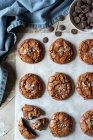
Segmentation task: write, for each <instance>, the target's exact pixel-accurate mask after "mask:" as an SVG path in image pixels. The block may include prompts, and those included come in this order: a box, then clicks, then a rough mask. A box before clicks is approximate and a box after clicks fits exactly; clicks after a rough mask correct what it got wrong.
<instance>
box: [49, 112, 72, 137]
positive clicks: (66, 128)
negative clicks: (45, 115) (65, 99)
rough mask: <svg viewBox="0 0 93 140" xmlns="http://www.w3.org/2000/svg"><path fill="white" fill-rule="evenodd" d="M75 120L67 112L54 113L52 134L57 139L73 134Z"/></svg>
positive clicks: (51, 123)
mask: <svg viewBox="0 0 93 140" xmlns="http://www.w3.org/2000/svg"><path fill="white" fill-rule="evenodd" d="M73 124H74V123H73V119H72V117H71V116H70V115H68V114H67V113H65V112H57V113H54V114H53V116H52V118H51V120H50V123H49V129H50V132H51V133H52V134H53V136H55V137H65V136H68V135H69V134H71V132H72V130H73Z"/></svg>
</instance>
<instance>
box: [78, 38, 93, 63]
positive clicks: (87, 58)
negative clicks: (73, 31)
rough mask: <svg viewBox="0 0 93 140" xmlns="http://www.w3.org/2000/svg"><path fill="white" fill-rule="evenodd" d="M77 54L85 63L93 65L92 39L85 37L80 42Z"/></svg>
mask: <svg viewBox="0 0 93 140" xmlns="http://www.w3.org/2000/svg"><path fill="white" fill-rule="evenodd" d="M79 55H80V58H81V59H82V60H83V61H84V62H85V63H87V64H90V65H93V39H87V40H85V41H83V42H82V43H81V44H80V47H79Z"/></svg>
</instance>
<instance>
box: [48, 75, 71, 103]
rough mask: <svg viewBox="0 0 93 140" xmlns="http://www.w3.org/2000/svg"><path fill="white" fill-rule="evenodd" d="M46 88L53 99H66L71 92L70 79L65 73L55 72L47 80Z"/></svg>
mask: <svg viewBox="0 0 93 140" xmlns="http://www.w3.org/2000/svg"><path fill="white" fill-rule="evenodd" d="M47 90H48V93H49V95H50V96H51V97H52V98H53V99H55V100H64V99H67V98H68V97H69V96H70V95H71V93H72V85H71V81H70V79H69V77H68V76H67V75H65V74H63V73H55V74H54V75H53V76H51V77H50V78H49V80H48V85H47Z"/></svg>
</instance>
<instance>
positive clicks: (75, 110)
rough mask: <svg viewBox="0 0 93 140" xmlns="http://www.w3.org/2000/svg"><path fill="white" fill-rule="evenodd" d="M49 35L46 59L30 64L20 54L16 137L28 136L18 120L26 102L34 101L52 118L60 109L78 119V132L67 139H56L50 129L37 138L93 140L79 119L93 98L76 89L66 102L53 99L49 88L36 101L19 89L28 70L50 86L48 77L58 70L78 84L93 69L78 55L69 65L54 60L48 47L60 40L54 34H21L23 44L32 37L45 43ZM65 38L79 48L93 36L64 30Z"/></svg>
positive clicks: (46, 45) (90, 106)
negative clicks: (43, 40) (79, 92)
mask: <svg viewBox="0 0 93 140" xmlns="http://www.w3.org/2000/svg"><path fill="white" fill-rule="evenodd" d="M46 36H47V37H48V38H49V42H48V43H47V44H45V46H44V47H45V57H44V59H43V60H42V61H41V62H40V63H37V64H26V63H24V62H22V61H21V60H20V58H19V57H18V56H17V57H16V72H17V86H16V101H15V106H16V108H15V140H24V138H23V137H22V136H21V135H20V133H19V131H18V121H19V120H20V118H21V117H22V112H21V107H22V106H23V105H24V104H31V105H37V106H39V107H41V108H42V109H43V110H44V111H45V112H46V117H48V118H49V119H50V118H51V116H52V114H53V113H55V112H58V111H65V112H67V113H68V114H70V115H71V116H72V117H73V118H74V119H75V122H76V123H75V131H74V132H73V133H72V134H71V135H69V136H67V137H64V138H56V137H53V135H52V134H51V133H50V132H49V129H48V128H47V130H44V131H41V132H37V133H38V134H39V137H38V138H36V140H51V139H53V140H60V139H62V140H74V139H75V140H79V139H80V140H92V139H93V137H89V136H87V135H85V134H83V132H82V131H81V129H80V126H79V121H80V117H81V115H82V113H84V112H85V111H87V110H89V109H92V108H93V100H84V99H83V98H82V97H81V96H80V95H78V94H77V93H76V91H75V92H74V93H73V95H72V96H71V97H70V98H69V99H67V100H64V101H56V100H54V99H52V98H51V97H50V96H49V95H48V93H47V90H45V93H44V94H43V96H42V97H41V98H39V99H34V100H28V99H25V98H24V97H23V96H22V95H21V94H20V92H19V88H18V82H19V80H20V78H21V77H22V76H23V75H25V74H27V73H34V74H37V75H39V76H40V77H41V78H42V79H43V81H44V82H45V84H46V85H47V81H48V78H49V77H50V76H51V75H53V74H54V73H55V72H63V73H66V74H68V75H69V76H70V77H71V78H72V79H73V80H74V83H76V80H77V78H78V76H79V75H80V74H82V73H85V72H92V71H93V66H91V65H87V64H85V63H84V62H82V61H81V60H80V58H79V56H78V55H76V57H75V59H74V60H73V61H72V62H70V63H69V64H64V65H58V64H56V63H54V62H53V61H52V60H51V59H50V57H49V54H48V49H49V47H50V45H51V43H53V41H55V39H57V37H56V36H55V35H54V33H32V34H31V33H26V34H24V35H23V34H19V38H21V37H22V38H21V39H20V41H19V44H20V43H21V42H22V41H23V40H24V39H28V38H35V39H38V40H40V41H41V42H42V39H43V37H46ZM62 38H64V39H66V40H68V41H70V42H71V43H72V44H73V45H74V48H75V49H76V50H77V49H78V47H79V44H80V42H81V41H82V40H85V39H89V38H93V35H92V34H77V35H72V34H70V33H63V34H62Z"/></svg>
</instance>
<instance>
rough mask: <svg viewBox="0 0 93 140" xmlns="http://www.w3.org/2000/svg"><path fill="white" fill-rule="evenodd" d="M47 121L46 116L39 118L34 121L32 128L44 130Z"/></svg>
mask: <svg viewBox="0 0 93 140" xmlns="http://www.w3.org/2000/svg"><path fill="white" fill-rule="evenodd" d="M46 122H47V119H46V118H41V119H38V120H36V121H35V122H34V123H32V129H33V130H39V131H42V130H44V129H45V128H46Z"/></svg>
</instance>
